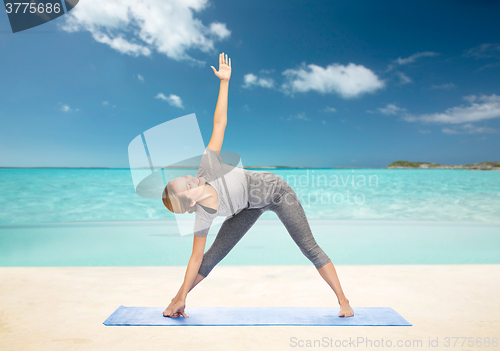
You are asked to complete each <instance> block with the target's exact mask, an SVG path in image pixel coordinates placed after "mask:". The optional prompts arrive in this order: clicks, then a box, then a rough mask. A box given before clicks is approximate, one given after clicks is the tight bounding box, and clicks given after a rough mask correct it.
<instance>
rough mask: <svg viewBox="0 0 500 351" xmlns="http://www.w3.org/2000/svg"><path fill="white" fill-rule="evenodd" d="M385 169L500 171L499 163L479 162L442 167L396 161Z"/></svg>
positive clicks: (424, 163) (440, 165)
mask: <svg viewBox="0 0 500 351" xmlns="http://www.w3.org/2000/svg"><path fill="white" fill-rule="evenodd" d="M387 168H409V169H470V170H481V171H500V162H480V163H470V164H466V165H442V164H439V163H430V162H410V161H396V162H393V163H391V164H390V165H389V166H387Z"/></svg>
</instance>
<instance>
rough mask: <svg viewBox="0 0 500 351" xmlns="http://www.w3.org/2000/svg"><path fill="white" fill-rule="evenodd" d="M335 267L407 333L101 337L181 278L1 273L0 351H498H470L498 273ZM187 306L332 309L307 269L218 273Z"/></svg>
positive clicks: (297, 329) (149, 331) (271, 330)
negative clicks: (118, 314)
mask: <svg viewBox="0 0 500 351" xmlns="http://www.w3.org/2000/svg"><path fill="white" fill-rule="evenodd" d="M335 267H336V270H337V273H338V274H339V277H340V281H341V283H342V286H343V289H344V292H345V294H346V296H347V298H348V299H349V300H350V302H351V306H353V307H354V308H356V307H392V308H393V309H394V310H396V311H397V312H398V313H399V314H401V315H402V316H403V317H404V318H405V319H406V320H408V321H409V322H410V323H412V324H413V326H411V327H410V326H400V327H396V326H391V327H374V326H370V327H349V326H335V327H324V326H321V327H315V326H307V327H304V326H234V327H226V326H224V327H214V326H210V327H203V326H199V327H198V326H197V327H107V326H104V325H103V324H102V323H103V321H104V320H105V319H106V318H107V317H108V316H109V315H110V314H111V313H112V312H113V311H114V310H115V309H116V308H117V307H119V306H120V305H124V306H165V307H166V306H167V305H168V303H169V302H170V299H171V298H172V297H173V296H174V295H175V294H176V292H177V290H178V289H179V287H180V285H181V283H182V280H183V277H184V273H185V267H181V266H176V267H62V268H60V267H57V268H56V267H38V268H37V267H15V268H6V267H3V268H0V281H1V285H0V307H1V309H0V350H2V351H7V350H15V351H21V350H134V351H136V350H259V351H264V350H295V349H330V350H333V349H337V350H338V349H346V350H347V349H351V350H354V349H364V350H366V349H370V350H371V349H385V350H391V349H400V350H404V349H415V348H417V349H423V350H430V349H432V350H482V349H484V350H494V349H499V347H497V348H493V347H492V346H489V347H484V346H481V347H478V346H476V345H477V344H475V343H476V342H477V341H478V340H479V339H478V338H480V339H481V340H482V341H483V342H484V338H485V337H489V338H490V340H491V338H493V337H497V340H498V338H499V337H500V301H499V298H498V296H500V279H499V277H500V265H370V266H342V265H338V266H335ZM191 306H193V307H194V306H199V307H203V306H211V307H212V306H231V307H233V306H234V307H236V306H240V307H250V306H304V307H307V306H311V307H320V306H327V307H338V304H337V300H336V297H335V295H334V293H333V291H332V290H331V289H330V287H329V286H328V285H327V284H326V283H325V282H324V281H323V279H322V278H321V276H320V275H319V274H318V272H317V271H316V269H314V266H312V265H308V266H222V265H219V266H217V267H215V268H214V270H213V271H212V272H211V273H210V275H209V276H208V277H207V279H205V280H204V281H202V282H201V283H200V284H199V285H198V286H197V287H196V288H195V289H193V290H192V291H191V293H190V294H189V295H188V297H187V304H186V313H187V314H188V315H189V313H190V312H189V307H191ZM446 337H450V338H451V337H470V338H471V339H468V340H467V341H470V342H473V343H474V344H475V345H474V346H467V341H466V342H465V344H464V345H463V346H462V342H463V341H464V339H458V342H457V343H456V344H455V347H453V343H454V342H455V339H451V340H450V341H451V343H452V344H451V346H449V347H445V341H446V339H445V338H446ZM325 339H326V340H328V342H332V343H333V345H331V346H330V344H327V343H325V342H324V340H325ZM382 339H383V341H382ZM314 340H318V341H317V342H316V347H312V346H314V344H313V343H314ZM336 340H338V341H337V342H342V341H343V342H344V346H346V345H347V344H346V343H347V342H349V340H351V341H356V342H357V343H356V344H354V343H353V344H351V346H350V347H349V346H347V347H335V341H336ZM366 340H371V341H372V347H367V346H366V344H364V343H363V342H361V341H366ZM388 340H390V341H391V342H392V345H393V347H387V346H386V345H387V341H388ZM429 340H432V341H433V342H434V345H436V342H437V347H436V346H435V347H430V346H429ZM319 341H323V343H322V344H318V342H319ZM377 341H378V345H379V346H378V347H376V345H377ZM398 341H399V343H400V344H401V343H402V345H403V346H402V347H395V346H396V344H397V342H398ZM419 341H421V344H418V342H419ZM299 342H300V343H299ZM308 342H310V343H311V344H308ZM381 343H383V345H385V346H381V345H382V344H381ZM405 343H406V346H404V345H405ZM299 345H303V346H302V347H301V346H299ZM307 345H310V347H308V346H307ZM337 345H338V344H337ZM412 345H413V346H412Z"/></svg>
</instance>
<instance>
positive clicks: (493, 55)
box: [463, 43, 500, 70]
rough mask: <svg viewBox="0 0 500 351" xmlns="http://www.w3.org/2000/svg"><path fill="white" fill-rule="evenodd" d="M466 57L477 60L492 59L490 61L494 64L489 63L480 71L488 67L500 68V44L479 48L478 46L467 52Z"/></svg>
mask: <svg viewBox="0 0 500 351" xmlns="http://www.w3.org/2000/svg"><path fill="white" fill-rule="evenodd" d="M463 56H464V57H474V58H475V59H476V60H478V59H483V60H484V59H486V60H487V59H490V61H493V62H492V63H489V64H487V65H484V66H483V67H481V68H479V70H482V69H484V68H487V67H497V66H500V44H498V43H495V44H492V43H485V44H481V45H479V46H476V47H475V48H472V49H469V50H467V51H466V52H465V53H464V54H463Z"/></svg>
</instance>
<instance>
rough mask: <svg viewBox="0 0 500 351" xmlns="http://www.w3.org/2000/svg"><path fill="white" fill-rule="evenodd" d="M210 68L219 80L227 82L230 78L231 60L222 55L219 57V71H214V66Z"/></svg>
mask: <svg viewBox="0 0 500 351" xmlns="http://www.w3.org/2000/svg"><path fill="white" fill-rule="evenodd" d="M210 67H212V69H213V71H214V73H215V75H216V76H217V77H218V78H219V79H220V80H227V81H229V78H231V59H228V58H227V54H226V55H225V56H224V53H222V54H220V55H219V71H216V70H215V68H214V66H210Z"/></svg>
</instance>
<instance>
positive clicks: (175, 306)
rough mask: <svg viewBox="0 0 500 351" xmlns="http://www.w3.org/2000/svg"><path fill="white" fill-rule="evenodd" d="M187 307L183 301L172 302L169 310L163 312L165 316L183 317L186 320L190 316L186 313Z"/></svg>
mask: <svg viewBox="0 0 500 351" xmlns="http://www.w3.org/2000/svg"><path fill="white" fill-rule="evenodd" d="M185 307H186V302H185V301H183V300H177V301H172V303H171V304H170V305H169V306H168V307H167V309H166V310H165V311H163V316H164V317H172V318H177V317H179V316H180V315H182V316H183V317H185V318H189V316H188V315H187V314H186V313H185V312H184V308H185Z"/></svg>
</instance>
